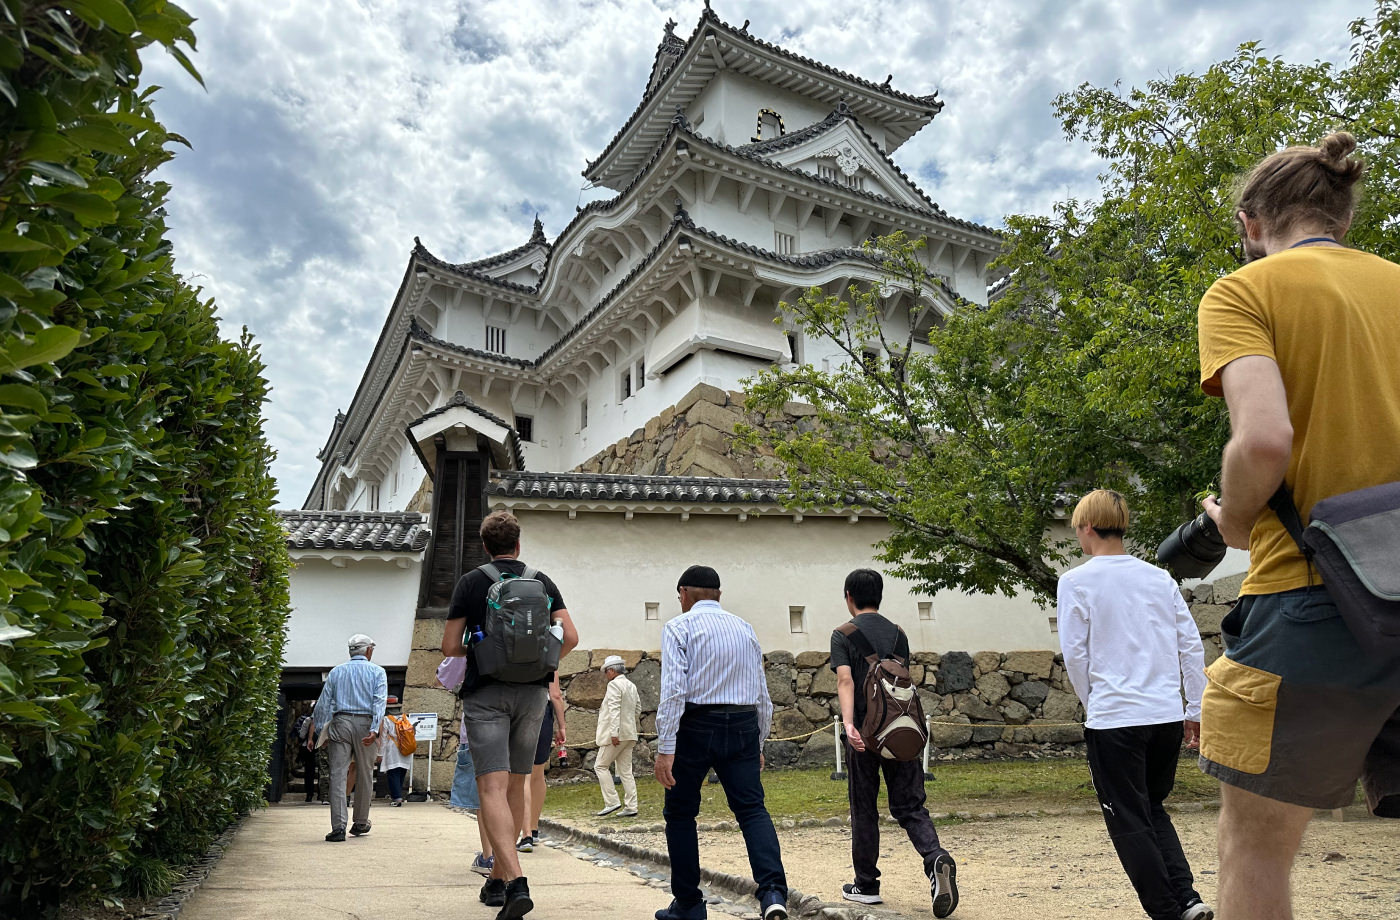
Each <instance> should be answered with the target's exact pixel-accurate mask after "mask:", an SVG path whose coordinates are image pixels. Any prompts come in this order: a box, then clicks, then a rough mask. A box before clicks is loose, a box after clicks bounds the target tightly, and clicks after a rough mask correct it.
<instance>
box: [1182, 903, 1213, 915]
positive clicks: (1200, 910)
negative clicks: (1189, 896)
mask: <svg viewBox="0 0 1400 920" xmlns="http://www.w3.org/2000/svg"><path fill="white" fill-rule="evenodd" d="M1181 920H1215V911H1214V910H1212V909H1211V906H1210V905H1209V904H1204V903H1202V902H1201V901H1199V900H1196V901H1192V902H1191V903H1190V904H1187V905H1186V908H1185V909H1184V910H1183V911H1182V912H1181Z"/></svg>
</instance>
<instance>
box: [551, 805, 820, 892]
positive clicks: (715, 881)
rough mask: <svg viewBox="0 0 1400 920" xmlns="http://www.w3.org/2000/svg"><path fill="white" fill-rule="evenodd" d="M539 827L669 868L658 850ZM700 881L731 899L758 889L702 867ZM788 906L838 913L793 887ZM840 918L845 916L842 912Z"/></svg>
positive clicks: (554, 824) (556, 826)
mask: <svg viewBox="0 0 1400 920" xmlns="http://www.w3.org/2000/svg"><path fill="white" fill-rule="evenodd" d="M540 826H541V827H546V828H549V829H550V830H551V831H555V832H557V833H560V834H562V835H564V840H565V842H569V843H586V844H588V845H589V846H592V847H597V848H598V849H600V850H607V851H608V852H610V853H614V854H616V855H618V856H624V857H626V858H628V859H637V860H643V861H645V862H648V863H651V864H652V865H655V866H669V865H670V864H671V860H670V857H669V856H667V854H665V853H662V852H661V851H659V850H651V849H648V848H647V847H642V846H637V845H636V844H632V843H623V842H622V841H620V840H611V839H609V838H608V837H607V836H606V835H603V834H598V833H595V832H593V831H587V830H584V829H582V828H578V827H573V826H570V825H568V824H563V823H561V822H559V821H554V820H551V819H549V818H543V817H542V818H540ZM700 879H701V881H705V882H708V883H709V884H710V885H712V886H713V887H715V888H718V889H720V890H722V891H724V892H725V893H726V894H728V895H730V896H732V897H741V898H752V897H753V895H754V889H755V888H756V887H758V883H757V882H755V881H754V880H753V879H751V878H748V877H746V876H742V875H730V874H729V873H727V872H717V871H715V870H714V869H709V868H706V867H705V866H701V867H700ZM788 906H789V907H790V908H791V909H792V910H793V911H795V913H796V916H799V917H812V916H816V915H817V914H821V915H822V916H828V913H827V912H828V911H829V910H832V909H835V910H841V908H840V907H839V905H836V904H828V903H826V902H825V901H822V900H821V899H820V898H818V897H816V896H815V895H806V894H803V893H802V892H800V891H798V890H797V889H796V888H789V889H788ZM842 916H845V913H844V912H843V913H842Z"/></svg>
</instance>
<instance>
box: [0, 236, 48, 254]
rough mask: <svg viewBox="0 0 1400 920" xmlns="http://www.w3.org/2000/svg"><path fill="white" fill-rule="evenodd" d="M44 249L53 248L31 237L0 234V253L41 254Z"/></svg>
mask: <svg viewBox="0 0 1400 920" xmlns="http://www.w3.org/2000/svg"><path fill="white" fill-rule="evenodd" d="M46 249H53V247H52V246H50V245H49V244H48V243H45V242H43V241H42V240H36V239H35V238H33V237H32V236H17V235H15V234H13V233H0V252H41V251H43V250H46Z"/></svg>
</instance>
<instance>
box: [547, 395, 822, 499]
mask: <svg viewBox="0 0 1400 920" xmlns="http://www.w3.org/2000/svg"><path fill="white" fill-rule="evenodd" d="M816 414H817V410H816V409H813V408H812V407H811V406H808V405H806V404H804V403H787V404H786V405H784V406H783V408H782V409H779V410H773V411H769V412H750V411H748V410H747V409H746V408H745V396H744V394H743V393H740V392H738V391H735V390H729V391H727V392H726V391H725V390H721V389H719V388H718V387H712V386H710V385H708V384H704V383H702V384H699V385H697V386H696V387H695V388H694V389H692V390H691V391H690V392H689V393H687V394H686V395H685V396H684V397H682V398H681V400H680V402H678V403H676V404H675V405H674V406H670V407H668V408H667V409H665V410H664V411H662V413H661V414H660V415H658V416H656V417H655V418H653V419H651V420H650V421H649V422H647V423H646V425H645V426H643V427H641V428H638V429H637V430H636V431H634V432H632V434H631V435H630V436H628V437H626V438H622V439H621V440H619V441H618V442H617V443H616V444H614V445H612V446H611V447H609V448H607V449H605V450H603V451H600V452H599V453H598V454H595V455H594V456H593V457H591V458H589V459H588V460H587V461H585V462H584V463H582V464H581V465H579V466H578V467H577V468H576V469H575V470H574V472H581V473H618V474H626V475H634V476H711V477H715V476H718V477H723V478H729V479H773V478H775V477H778V476H780V475H781V470H780V468H779V466H778V465H777V463H776V462H775V461H774V460H773V459H772V457H773V452H772V450H771V449H770V448H767V447H764V448H761V449H759V450H753V449H751V448H749V447H746V446H744V445H742V444H739V443H737V441H736V439H735V437H734V429H735V426H737V425H738V424H739V423H740V422H744V423H747V424H749V425H751V426H753V427H755V428H760V429H765V430H769V431H777V432H789V431H796V432H807V431H811V430H812V427H813V426H814V424H815V422H814V416H815V415H816Z"/></svg>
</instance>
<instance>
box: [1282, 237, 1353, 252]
mask: <svg viewBox="0 0 1400 920" xmlns="http://www.w3.org/2000/svg"><path fill="white" fill-rule="evenodd" d="M1336 242H1337V241H1336V240H1334V239H1332V237H1330V236H1310V237H1308V238H1307V239H1305V240H1299V241H1298V242H1296V243H1294V244H1293V245H1292V246H1289V247H1288V248H1289V249H1297V248H1298V247H1299V246H1306V245H1308V244H1309V243H1336ZM1339 245H1340V244H1339Z"/></svg>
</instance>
